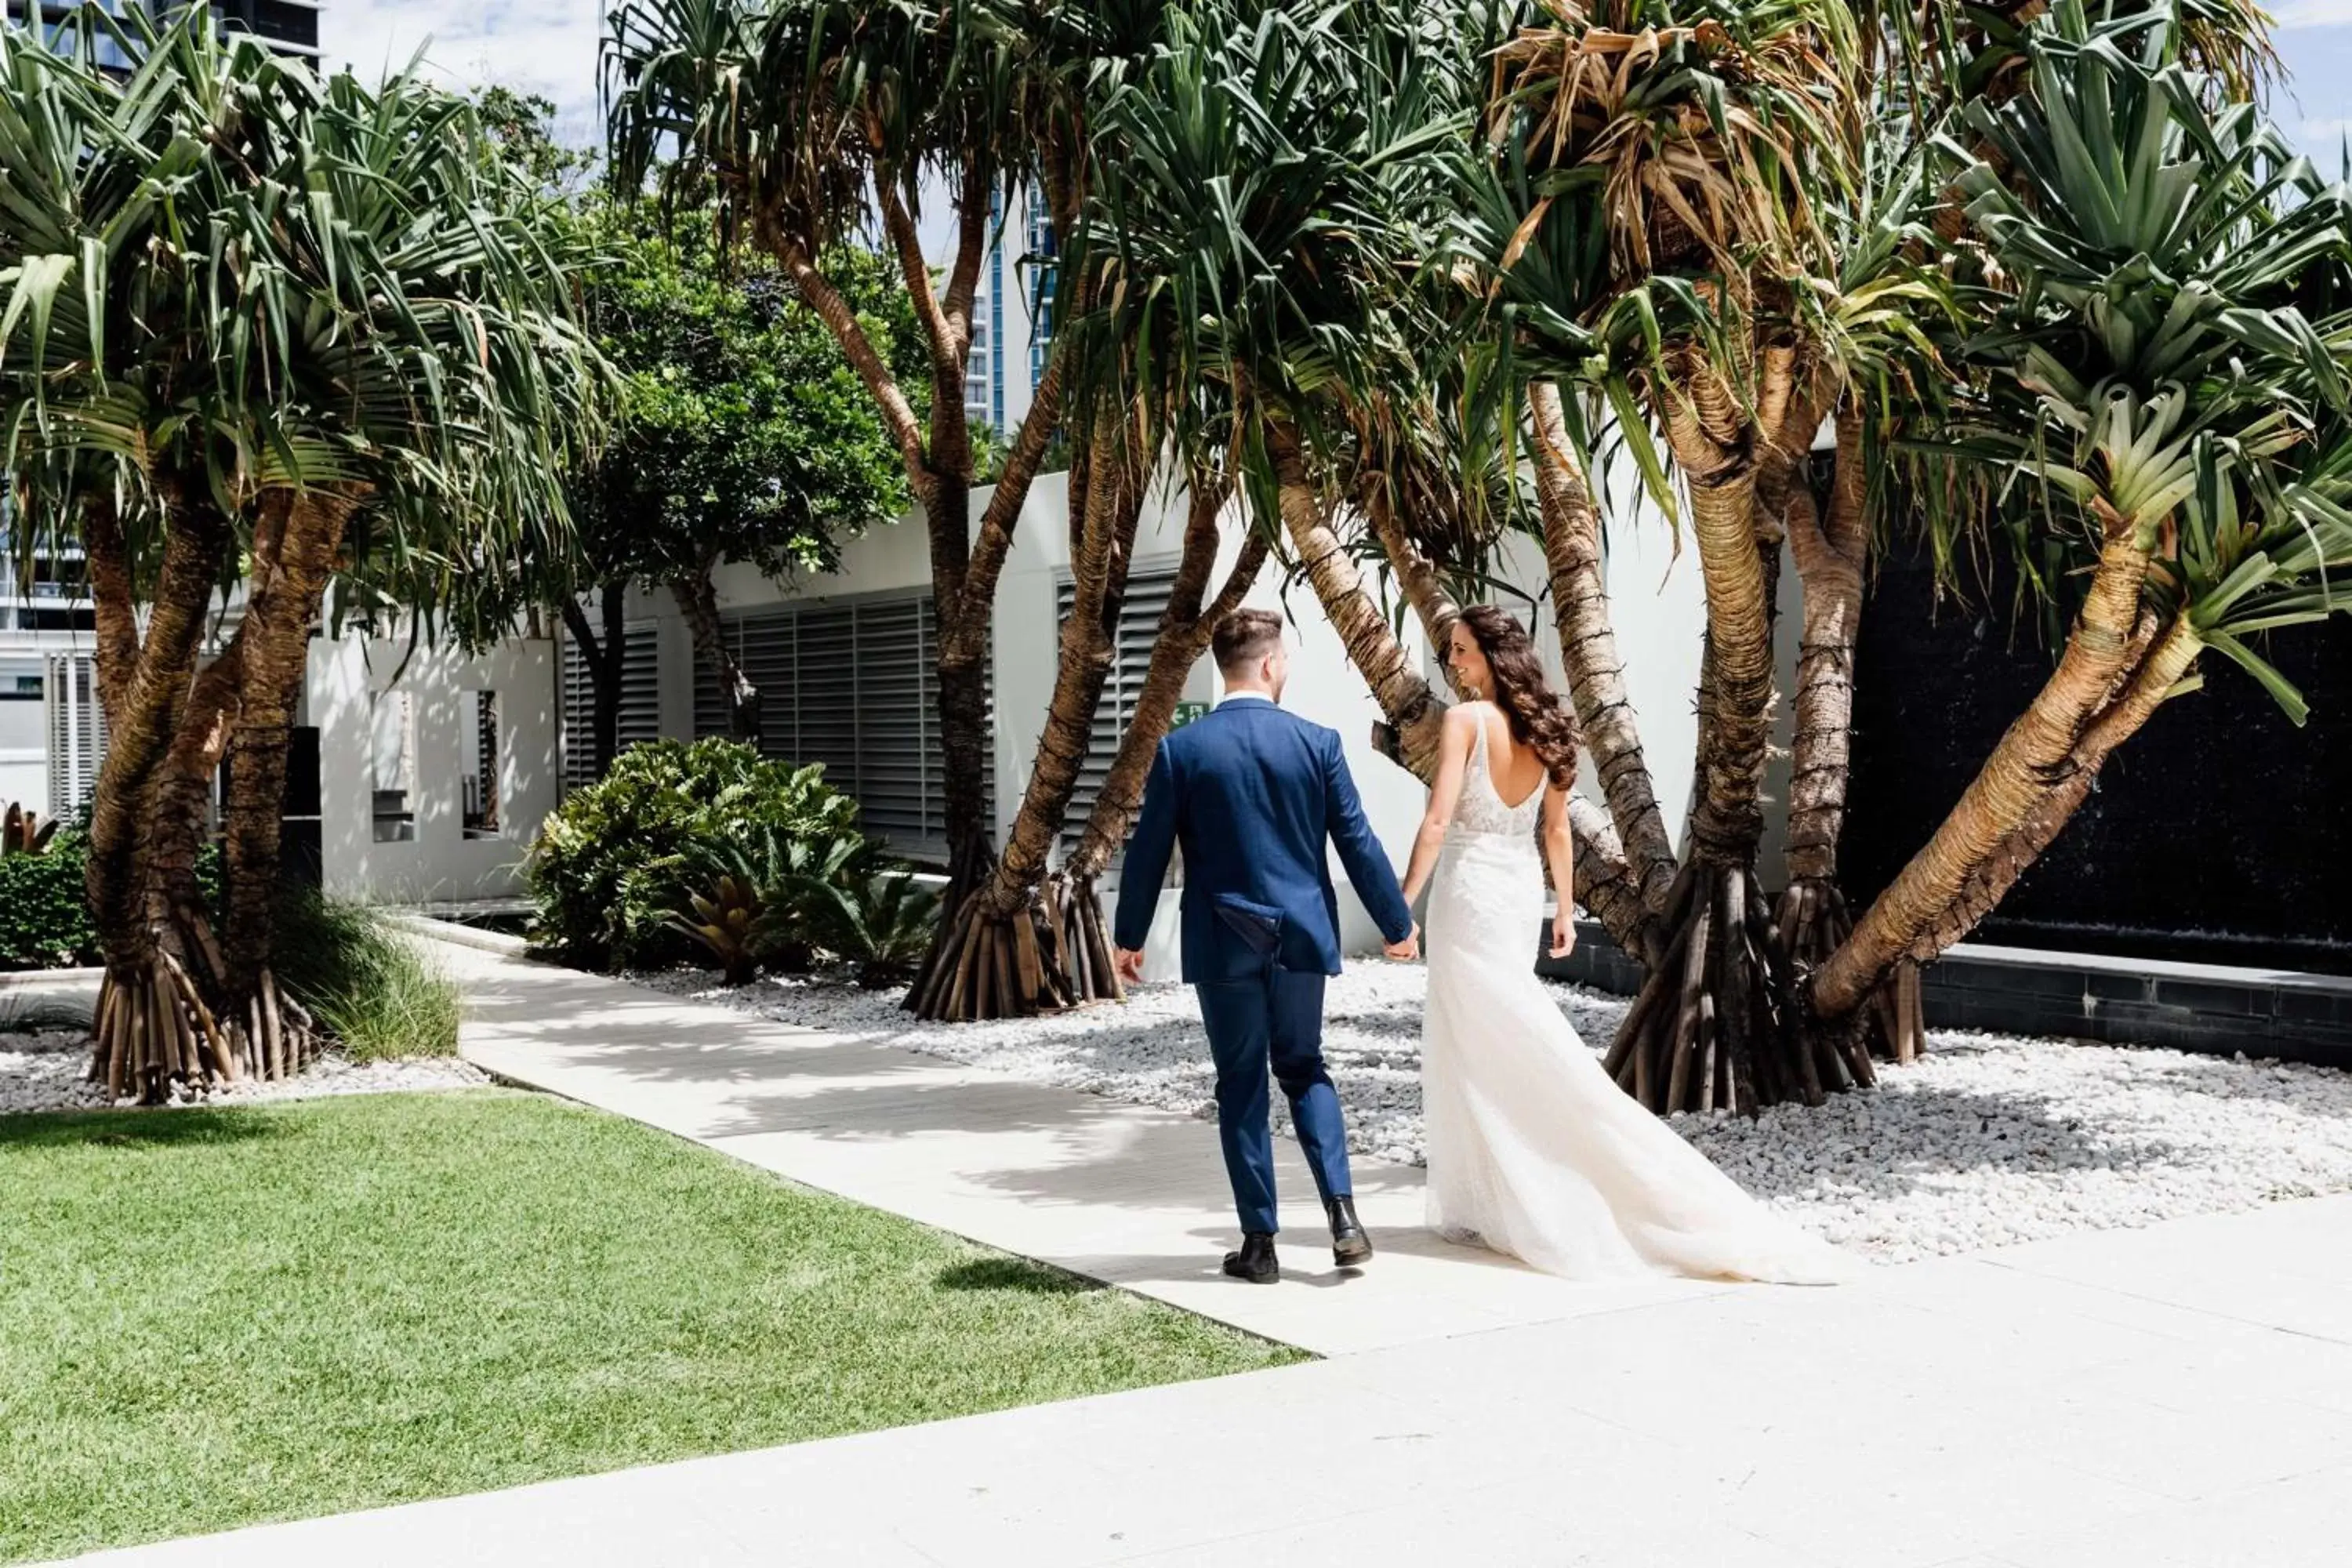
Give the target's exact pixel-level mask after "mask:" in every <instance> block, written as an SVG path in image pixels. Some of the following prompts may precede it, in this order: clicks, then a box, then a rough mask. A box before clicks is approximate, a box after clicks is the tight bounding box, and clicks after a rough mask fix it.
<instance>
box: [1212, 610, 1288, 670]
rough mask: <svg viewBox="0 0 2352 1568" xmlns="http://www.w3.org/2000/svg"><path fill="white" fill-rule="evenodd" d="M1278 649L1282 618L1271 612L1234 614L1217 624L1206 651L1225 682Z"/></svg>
mask: <svg viewBox="0 0 2352 1568" xmlns="http://www.w3.org/2000/svg"><path fill="white" fill-rule="evenodd" d="M1281 646H1282V617H1281V616H1278V615H1276V614H1275V613H1274V612H1273V611H1272V610H1257V609H1250V610H1235V611H1234V613H1233V614H1232V615H1230V616H1226V617H1225V618H1224V619H1223V620H1222V621H1219V622H1218V623H1217V629H1216V631H1215V633H1214V634H1213V636H1211V637H1210V638H1209V651H1210V652H1211V653H1213V654H1214V655H1215V656H1216V659H1217V668H1218V669H1219V670H1221V671H1222V672H1223V673H1224V675H1226V676H1227V677H1228V678H1231V677H1232V676H1234V675H1236V674H1239V673H1243V672H1245V671H1246V670H1247V669H1248V668H1249V667H1250V666H1251V665H1253V664H1255V663H1256V662H1257V661H1258V660H1259V659H1262V658H1265V656H1266V655H1268V654H1270V653H1272V652H1273V651H1274V650H1275V649H1276V648H1277V647H1281Z"/></svg>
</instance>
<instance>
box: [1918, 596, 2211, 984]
mask: <svg viewBox="0 0 2352 1568" xmlns="http://www.w3.org/2000/svg"><path fill="white" fill-rule="evenodd" d="M2203 651H2204V647H2203V644H2202V643H2201V642H2200V640H2199V638H2198V637H2197V633H2196V631H2195V629H2194V628H2193V627H2191V626H2189V622H2188V621H2187V620H2186V619H2185V618H2177V619H2175V620H2174V621H2173V622H2172V623H2171V624H2170V625H2169V626H2168V627H2167V628H2166V630H2165V632H2164V634H2163V635H2162V636H2161V637H2158V639H2157V641H2156V642H2155V645H2154V646H2153V647H2151V648H2150V649H2149V650H2148V654H2147V659H2146V661H2145V662H2143V663H2142V664H2141V665H2140V666H2139V668H2137V669H2136V670H2135V671H2134V672H2133V673H2132V678H2131V680H2130V683H2129V684H2128V685H2126V687H2125V688H2124V689H2123V692H2122V693H2121V695H2119V696H2118V697H2117V698H2116V700H2114V701H2113V702H2111V703H2110V704H2108V705H2107V707H2106V708H2105V710H2102V711H2101V712H2100V713H2099V714H2098V716H2097V717H2095V719H2093V720H2092V721H2090V722H2089V723H2088V724H2087V725H2085V726H2084V731H2083V738H2082V740H2081V741H2079V742H2076V744H2075V746H2074V751H2073V752H2070V753H2069V754H2068V756H2067V758H2066V760H2065V762H2064V763H2063V764H2062V765H2061V766H2060V767H2059V768H2058V769H2057V770H2056V771H2055V773H2054V774H2053V779H2052V782H2051V784H2050V786H2049V788H2048V789H2047V790H2046V791H2045V793H2044V794H2043V795H2042V798H2041V799H2040V800H2039V801H2037V802H2035V803H2034V805H2033V806H2032V809H2031V810H2030V811H2029V812H2028V813H2027V814H2026V816H2025V820H2024V821H2023V822H2022V823H2021V824H2020V825H2019V826H2018V828H2017V830H2016V831H2015V832H2013V833H2011V835H2010V836H2009V837H2007V838H2005V839H2003V840H2002V841H2001V843H2000V847H1998V848H1996V849H1995V850H1994V851H1993V852H1992V853H1991V854H1990V856H1988V857H1987V858H1985V860H1984V862H1983V863H1982V864H1980V865H1979V866H1978V867H1977V868H1975V870H1973V871H1972V872H1970V873H1969V878H1968V880H1967V881H1966V882H1965V883H1964V884H1963V885H1962V887H1961V889H1960V892H1959V895H1958V897H1957V898H1956V899H1955V900H1953V902H1952V905H1951V907H1950V908H1949V909H1948V910H1945V911H1944V913H1943V915H1942V916H1941V917H1940V918H1939V919H1938V920H1937V921H1936V922H1935V923H1934V925H1933V927H1932V928H1931V929H1930V930H1929V931H1927V934H1926V935H1925V936H1924V937H1922V938H1921V939H1920V940H1919V941H1918V942H1916V943H1915V944H1914V945H1913V947H1912V949H1911V952H1910V954H1909V956H1908V957H1907V958H1906V961H1905V964H1906V967H1907V966H1909V965H1910V964H1914V963H1927V962H1928V961H1929V960H1931V959H1933V958H1935V957H1936V956H1937V954H1939V953H1941V952H1943V951H1944V950H1945V949H1946V948H1948V947H1950V946H1951V945H1952V944H1953V943H1954V942H1960V941H1964V940H1965V939H1966V938H1967V936H1968V934H1969V932H1970V931H1974V930H1975V929H1976V927H1977V923H1978V922H1979V921H1982V920H1983V919H1984V918H1985V916H1986V915H1988V914H1990V913H1991V912H1992V910H1993V909H1994V908H1995V906H1997V905H1998V904H1999V903H2000V900H2002V899H2003V898H2004V897H2006V896H2007V894H2008V892H2009V889H2011V888H2012V887H2014V886H2015V885H2016V883H2017V879H2019V878H2020V877H2021V876H2023V875H2024V874H2025V872H2026V871H2027V870H2028V869H2029V868H2031V867H2032V865H2033V863H2034V861H2035V860H2037V859H2039V858H2041V855H2042V851H2043V850H2045V849H2047V848H2049V847H2050V846H2051V844H2052V843H2053V841H2054V840H2055V839H2056V838H2057V837H2058V834H2059V832H2060V830H2062V829H2063V827H2064V826H2066V824H2067V823H2068V822H2070V821H2072V820H2073V818H2074V813H2075V812H2076V811H2077V810H2079V809H2081V807H2082V805H2083V802H2084V800H2085V799H2086V798H2088V796H2089V795H2090V793H2091V786H2092V785H2093V784H2095V783H2097V782H2098V776H2099V770H2100V769H2101V768H2103V767H2105V765H2106V761H2107V758H2108V757H2109V756H2110V755H2111V754H2113V752H2115V749H2116V747H2117V746H2119V745H2121V744H2123V743H2124V742H2126V741H2127V740H2129V739H2130V738H2131V737H2132V736H2134V735H2136V734H2137V733H2138V732H2139V731H2140V730H2141V729H2142V728H2143V727H2144V726H2145V725H2146V724H2147V721H2148V720H2149V719H2151V718H2153V717H2154V716H2155V713H2156V710H2157V709H2158V707H2159V706H2161V705H2162V704H2163V702H2164V701H2165V700H2166V699H2167V698H2168V697H2170V696H2171V695H2172V692H2173V689H2174V688H2175V687H2177V686H2178V685H2179V682H2180V681H2181V680H2183V679H2186V678H2187V677H2188V675H2189V671H2190V670H2191V669H2193V668H2195V666H2196V663H2197V659H2198V658H2199V656H2200V654H2201V653H2202V652H2203Z"/></svg>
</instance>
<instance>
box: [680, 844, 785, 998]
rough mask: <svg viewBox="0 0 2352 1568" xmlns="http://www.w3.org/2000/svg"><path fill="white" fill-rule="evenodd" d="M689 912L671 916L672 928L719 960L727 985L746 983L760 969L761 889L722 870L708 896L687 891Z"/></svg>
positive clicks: (764, 909)
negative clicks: (697, 943) (699, 944)
mask: <svg viewBox="0 0 2352 1568" xmlns="http://www.w3.org/2000/svg"><path fill="white" fill-rule="evenodd" d="M686 900H687V904H688V911H687V912H683V913H679V914H675V915H672V916H671V917H670V921H669V923H670V926H671V929H673V930H675V931H682V932H684V933H685V934H686V935H688V936H690V937H692V938H693V939H694V940H695V941H697V942H700V943H701V944H702V945H703V946H704V947H705V948H706V949H708V950H709V952H710V955H711V956H712V957H713V958H716V959H717V960H718V961H719V973H721V974H722V975H724V976H725V977H726V981H727V984H730V985H748V984H751V976H752V975H754V974H756V973H759V970H760V962H761V948H762V947H763V946H764V945H765V944H764V942H762V940H761V938H762V929H761V928H762V926H763V924H764V923H765V922H764V921H763V918H762V917H763V916H764V915H765V913H766V906H765V904H764V903H763V902H762V901H761V898H760V890H759V889H758V888H756V887H754V886H753V885H752V884H751V882H750V881H748V880H746V879H743V878H741V877H738V876H736V875H735V874H734V873H732V872H726V873H722V874H721V875H720V876H719V879H718V880H717V881H716V882H714V883H712V884H711V887H710V892H709V895H708V896H705V895H703V894H701V893H694V892H689V893H688V894H687V896H686Z"/></svg>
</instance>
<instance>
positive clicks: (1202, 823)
mask: <svg viewBox="0 0 2352 1568" xmlns="http://www.w3.org/2000/svg"><path fill="white" fill-rule="evenodd" d="M1327 839H1328V841H1329V842H1330V843H1331V844H1332V845H1333V846H1335V847H1337V848H1338V849H1339V863H1340V865H1342V866H1343V867H1345V868H1347V872H1348V880H1349V882H1350V883H1351V884H1352V885H1353V886H1354V887H1355V889H1356V896H1357V897H1358V898H1360V899H1361V900H1363V901H1364V907H1365V908H1366V909H1367V910H1370V911H1371V916H1372V920H1373V921H1374V922H1375V923H1376V924H1378V925H1379V927H1380V928H1381V935H1382V936H1383V937H1385V938H1386V939H1387V940H1388V941H1390V942H1402V941H1403V940H1404V939H1405V938H1406V937H1407V936H1410V935H1411V934H1412V910H1409V909H1407V908H1406V907H1405V901H1404V894H1403V892H1402V890H1401V889H1399V888H1398V887H1397V880H1396V873H1395V871H1394V870H1393V869H1391V867H1390V865H1389V859H1388V856H1387V855H1386V854H1385V853H1383V852H1382V850H1381V845H1380V840H1379V839H1377V838H1375V837H1372V829H1371V825H1370V823H1368V822H1366V821H1365V820H1364V808H1363V805H1362V803H1361V802H1360V801H1359V800H1358V799H1357V797H1356V782H1355V780H1354V779H1352V778H1350V777H1349V773H1348V763H1347V761H1346V759H1345V758H1344V757H1343V756H1342V754H1341V752H1340V750H1339V734H1338V733H1337V732H1336V731H1330V730H1326V729H1324V728H1323V727H1322V726H1320V725H1318V724H1310V723H1308V722H1307V721H1306V720H1304V719H1301V718H1298V717H1297V716H1296V715H1294V714H1290V713H1286V712H1285V711H1283V710H1282V709H1280V708H1279V707H1277V706H1276V705H1275V704H1274V703H1272V702H1269V701H1266V700H1265V699H1263V698H1250V697H1239V698H1229V699H1227V700H1225V701H1224V702H1223V703H1220V704H1219V705H1218V706H1217V707H1216V709H1215V710H1213V711H1211V712H1209V713H1207V714H1204V715H1203V716H1202V717H1201V718H1200V719H1198V720H1196V721H1193V722H1192V723H1190V724H1187V725H1186V726H1184V727H1183V728H1182V729H1181V730H1178V731H1174V732H1173V733H1171V735H1170V736H1169V737H1168V738H1167V739H1166V740H1164V741H1162V742H1160V752H1159V755H1158V756H1156V757H1155V758H1153V759H1152V763H1151V781H1150V784H1147V785H1146V786H1145V788H1144V792H1143V812H1142V815H1141V816H1139V817H1138V818H1137V820H1136V824H1135V837H1133V838H1132V839H1130V840H1129V843H1128V847H1127V868H1126V869H1125V871H1124V872H1123V873H1122V874H1121V876H1120V879H1119V889H1118V919H1117V921H1115V922H1114V926H1115V930H1114V932H1113V939H1114V940H1115V941H1116V942H1118V945H1119V946H1121V947H1123V948H1128V949H1130V950H1134V949H1139V948H1141V947H1142V946H1143V942H1144V938H1145V936H1146V934H1147V933H1148V932H1149V931H1150V930H1151V916H1152V911H1153V910H1154V909H1155V908H1156V907H1157V905H1158V903H1159V899H1160V881H1161V879H1163V878H1165V877H1166V876H1167V874H1168V856H1169V851H1170V849H1171V847H1173V846H1175V845H1177V844H1180V843H1181V845H1183V847H1184V906H1183V907H1184V978H1185V979H1186V980H1188V981H1192V982H1194V983H1200V982H1213V981H1219V980H1241V979H1246V978H1249V977H1251V976H1254V975H1257V974H1262V973H1265V968H1266V963H1267V959H1268V957H1269V956H1271V957H1272V959H1273V962H1274V964H1275V966H1276V967H1277V968H1281V969H1290V970H1298V971H1303V972H1305V973H1314V974H1337V973H1339V895H1338V894H1337V893H1336V892H1334V891H1333V890H1332V888H1331V873H1330V870H1329V867H1328V861H1326V859H1325V858H1324V854H1323V846H1324V843H1325V841H1326V840H1327Z"/></svg>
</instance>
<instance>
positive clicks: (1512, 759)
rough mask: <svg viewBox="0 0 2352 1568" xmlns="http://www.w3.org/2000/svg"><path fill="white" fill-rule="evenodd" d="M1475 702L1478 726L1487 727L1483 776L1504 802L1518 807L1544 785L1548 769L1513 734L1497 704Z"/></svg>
mask: <svg viewBox="0 0 2352 1568" xmlns="http://www.w3.org/2000/svg"><path fill="white" fill-rule="evenodd" d="M1474 706H1475V707H1476V709H1477V710H1478V725H1479V728H1481V729H1483V730H1485V731H1486V776H1487V778H1489V779H1490V780H1492V781H1493V782H1494V785H1495V793H1496V795H1500V796H1501V797H1502V801H1503V804H1504V805H1507V806H1510V807H1511V808H1512V809H1514V810H1517V808H1518V807H1520V806H1522V805H1526V804H1527V803H1528V801H1530V800H1532V799H1534V798H1535V795H1536V792H1537V791H1538V790H1540V789H1542V788H1543V787H1544V784H1545V783H1546V782H1547V780H1548V778H1549V773H1548V771H1547V770H1546V768H1545V767H1544V762H1543V759H1542V758H1541V757H1538V756H1537V755H1536V749H1535V748H1534V747H1533V746H1529V745H1524V744H1522V743H1521V742H1519V741H1517V739H1516V738H1514V737H1513V736H1512V734H1511V721H1510V720H1509V719H1507V718H1506V717H1505V716H1504V713H1503V710H1501V709H1500V708H1498V707H1496V705H1495V704H1494V703H1492V702H1479V703H1476V704H1475V705H1474Z"/></svg>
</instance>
